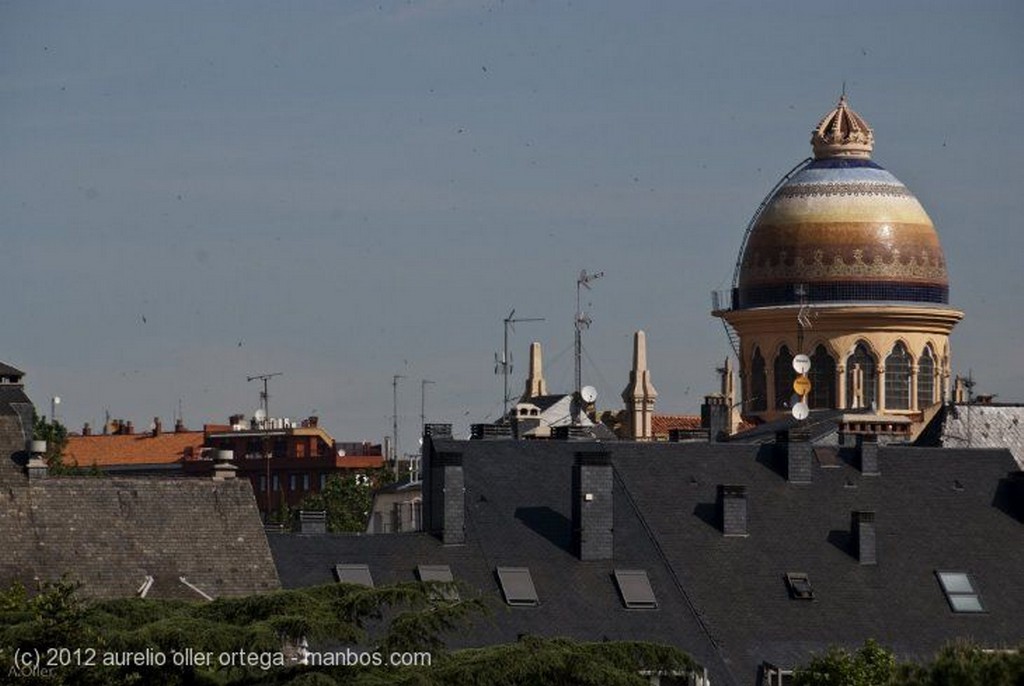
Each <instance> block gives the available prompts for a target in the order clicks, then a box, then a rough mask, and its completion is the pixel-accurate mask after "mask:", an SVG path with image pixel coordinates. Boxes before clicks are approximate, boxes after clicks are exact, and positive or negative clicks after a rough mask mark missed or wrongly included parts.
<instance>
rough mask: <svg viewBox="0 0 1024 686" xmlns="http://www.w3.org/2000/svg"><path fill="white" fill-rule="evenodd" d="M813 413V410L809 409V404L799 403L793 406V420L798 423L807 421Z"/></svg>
mask: <svg viewBox="0 0 1024 686" xmlns="http://www.w3.org/2000/svg"><path fill="white" fill-rule="evenodd" d="M810 413H811V409H810V408H809V407H807V403H805V402H799V403H797V404H796V405H794V406H793V418H794V419H796V420H797V421H801V422H802V421H803V420H805V419H807V416H808V415H809V414H810Z"/></svg>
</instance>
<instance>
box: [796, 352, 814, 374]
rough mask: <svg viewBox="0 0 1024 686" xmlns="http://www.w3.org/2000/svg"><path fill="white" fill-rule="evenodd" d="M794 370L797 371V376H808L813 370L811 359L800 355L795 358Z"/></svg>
mask: <svg viewBox="0 0 1024 686" xmlns="http://www.w3.org/2000/svg"><path fill="white" fill-rule="evenodd" d="M793 369H794V370H796V373H797V374H806V373H807V372H809V371H810V370H811V358H809V357H807V355H804V354H803V353H800V354H799V355H797V356H796V357H794V358H793Z"/></svg>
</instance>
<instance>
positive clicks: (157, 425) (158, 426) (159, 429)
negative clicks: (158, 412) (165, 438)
mask: <svg viewBox="0 0 1024 686" xmlns="http://www.w3.org/2000/svg"><path fill="white" fill-rule="evenodd" d="M163 429H164V425H163V422H161V421H160V418H159V417H153V437H154V438H155V437H156V436H159V435H160V434H161V433H163Z"/></svg>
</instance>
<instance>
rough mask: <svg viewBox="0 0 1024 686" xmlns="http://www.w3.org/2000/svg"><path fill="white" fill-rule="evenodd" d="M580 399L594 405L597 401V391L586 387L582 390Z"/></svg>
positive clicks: (591, 387)
mask: <svg viewBox="0 0 1024 686" xmlns="http://www.w3.org/2000/svg"><path fill="white" fill-rule="evenodd" d="M580 397H581V398H582V399H583V402H585V403H592V402H594V401H595V400H597V389H596V388H594V387H593V386H584V387H583V388H581V389H580Z"/></svg>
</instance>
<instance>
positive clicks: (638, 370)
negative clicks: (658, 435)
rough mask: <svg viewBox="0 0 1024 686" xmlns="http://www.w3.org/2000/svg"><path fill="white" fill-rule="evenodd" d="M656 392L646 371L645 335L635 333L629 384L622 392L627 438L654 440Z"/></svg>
mask: <svg viewBox="0 0 1024 686" xmlns="http://www.w3.org/2000/svg"><path fill="white" fill-rule="evenodd" d="M657 398H658V391H656V390H655V389H654V384H653V383H651V372H650V371H649V370H648V369H647V334H645V333H644V332H643V331H637V332H635V333H634V334H633V369H631V370H630V372H629V384H628V385H627V386H626V388H625V389H624V390H623V391H622V400H623V402H625V403H626V431H627V432H628V433H627V436H628V437H629V438H632V439H633V440H636V441H649V440H652V439H653V438H654V427H653V417H654V403H655V401H656V400H657Z"/></svg>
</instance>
